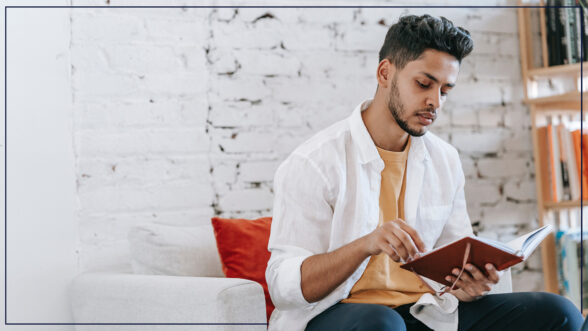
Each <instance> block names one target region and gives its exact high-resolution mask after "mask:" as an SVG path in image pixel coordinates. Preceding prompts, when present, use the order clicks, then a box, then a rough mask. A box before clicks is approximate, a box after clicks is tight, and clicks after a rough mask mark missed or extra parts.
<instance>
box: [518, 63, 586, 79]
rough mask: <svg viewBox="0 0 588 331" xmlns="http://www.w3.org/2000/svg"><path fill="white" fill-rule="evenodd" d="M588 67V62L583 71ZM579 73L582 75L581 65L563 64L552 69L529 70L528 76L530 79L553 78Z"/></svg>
mask: <svg viewBox="0 0 588 331" xmlns="http://www.w3.org/2000/svg"><path fill="white" fill-rule="evenodd" d="M587 65H588V62H584V66H583V67H584V68H583V69H586V68H588V67H587ZM587 72H588V71H587ZM579 73H580V63H574V64H562V65H558V66H551V67H539V68H534V69H529V70H528V71H527V75H528V76H529V77H551V76H558V75H569V74H579Z"/></svg>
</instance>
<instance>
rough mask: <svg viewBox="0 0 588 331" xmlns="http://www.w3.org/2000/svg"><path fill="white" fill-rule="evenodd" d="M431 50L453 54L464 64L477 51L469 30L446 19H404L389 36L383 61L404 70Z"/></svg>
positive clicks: (383, 52) (431, 17)
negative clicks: (469, 55) (463, 61)
mask: <svg viewBox="0 0 588 331" xmlns="http://www.w3.org/2000/svg"><path fill="white" fill-rule="evenodd" d="M430 48H432V49H436V50H438V51H442V52H445V53H448V54H451V55H453V56H454V57H455V58H456V59H457V60H458V61H459V63H461V60H462V59H463V58H464V57H466V56H467V55H468V54H470V53H471V51H472V49H473V48H474V41H473V40H472V38H471V36H470V33H469V32H468V30H466V29H464V28H462V27H456V26H454V25H453V22H451V21H450V20H448V19H446V18H445V17H441V18H437V17H433V16H430V15H423V16H416V15H408V16H403V17H401V18H400V19H399V20H398V22H397V23H396V24H394V25H392V26H391V27H390V29H389V30H388V33H386V40H384V45H382V48H381V49H380V60H379V61H380V62H381V61H382V60H383V59H388V60H390V62H392V63H393V64H394V66H396V68H397V69H399V70H400V69H402V68H404V66H405V65H406V64H407V63H408V62H410V61H414V60H416V59H418V57H419V56H421V54H422V53H423V52H424V51H425V50H427V49H430Z"/></svg>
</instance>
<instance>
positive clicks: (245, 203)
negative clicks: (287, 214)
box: [219, 189, 273, 211]
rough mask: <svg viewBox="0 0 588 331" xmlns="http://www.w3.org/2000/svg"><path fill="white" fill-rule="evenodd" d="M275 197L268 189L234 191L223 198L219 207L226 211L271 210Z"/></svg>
mask: <svg viewBox="0 0 588 331" xmlns="http://www.w3.org/2000/svg"><path fill="white" fill-rule="evenodd" d="M272 203H273V196H272V194H271V193H270V192H269V190H268V189H245V190H234V191H231V192H229V193H227V194H226V195H224V196H222V197H221V198H220V200H219V207H220V208H222V209H223V210H225V211H241V210H243V211H247V210H266V209H271V208H272Z"/></svg>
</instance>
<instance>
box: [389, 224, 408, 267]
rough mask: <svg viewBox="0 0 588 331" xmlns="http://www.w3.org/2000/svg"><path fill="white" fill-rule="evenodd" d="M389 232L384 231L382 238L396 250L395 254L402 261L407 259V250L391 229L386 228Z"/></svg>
mask: <svg viewBox="0 0 588 331" xmlns="http://www.w3.org/2000/svg"><path fill="white" fill-rule="evenodd" d="M388 230H389V231H391V232H388V231H384V238H385V239H386V241H387V242H388V244H389V245H390V246H392V248H393V249H394V250H395V251H396V254H398V256H400V257H401V258H402V259H403V260H404V261H406V260H408V258H409V252H408V250H407V249H406V247H405V246H404V244H403V243H402V241H401V240H400V238H398V236H397V235H396V233H394V232H392V231H393V230H391V229H388Z"/></svg>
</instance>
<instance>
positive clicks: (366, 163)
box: [266, 100, 472, 331]
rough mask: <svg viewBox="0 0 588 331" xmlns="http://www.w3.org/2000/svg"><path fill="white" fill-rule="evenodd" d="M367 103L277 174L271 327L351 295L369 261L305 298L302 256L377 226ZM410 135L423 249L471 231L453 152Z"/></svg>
mask: <svg viewBox="0 0 588 331" xmlns="http://www.w3.org/2000/svg"><path fill="white" fill-rule="evenodd" d="M369 102H370V100H368V101H365V102H363V103H362V104H360V105H359V106H357V107H356V109H355V110H354V111H353V113H352V115H351V116H350V117H349V118H347V119H344V120H342V121H340V122H337V123H335V124H333V125H332V126H330V127H328V128H326V129H325V130H323V131H321V132H319V133H318V134H316V135H315V136H314V137H312V138H310V139H309V140H308V141H306V142H305V143H303V144H302V145H301V146H299V147H298V148H296V150H294V152H292V154H291V155H290V156H289V157H288V158H287V159H286V160H285V161H284V162H283V163H282V164H281V165H280V167H279V168H278V170H277V171H276V174H275V178H274V195H275V198H274V213H273V222H272V229H271V235H270V240H269V245H268V248H269V251H270V252H271V258H270V260H269V262H268V266H267V270H266V280H267V283H268V287H269V292H270V295H271V298H272V301H273V303H274V305H275V306H276V309H275V310H274V312H273V314H272V316H271V319H270V323H269V330H280V331H281V330H304V329H305V328H306V325H307V323H308V322H309V321H310V320H311V319H312V318H313V317H315V316H316V315H318V314H320V313H321V312H323V311H325V310H326V309H327V308H329V307H330V306H332V305H334V304H336V303H337V302H339V301H340V300H342V299H344V298H346V297H347V296H348V295H349V291H350V290H351V288H352V287H353V285H354V284H355V282H356V281H357V280H358V279H359V278H360V277H361V275H362V274H363V272H364V270H365V267H366V265H367V263H368V261H369V258H367V259H366V260H365V261H363V262H362V263H361V265H360V266H359V267H358V268H357V270H355V272H354V273H353V274H352V275H351V276H350V277H349V278H348V279H347V280H346V281H344V282H343V283H342V284H341V285H339V286H338V287H337V288H336V289H335V290H334V291H333V292H331V293H330V294H329V295H328V296H326V297H325V298H324V299H322V300H320V301H318V302H314V303H309V302H307V301H306V300H305V299H304V297H303V295H302V290H301V286H300V279H301V276H300V266H301V264H302V261H304V259H306V258H307V257H309V256H312V255H315V254H320V253H326V252H331V251H333V250H335V249H337V248H339V247H341V246H343V245H346V244H348V243H350V242H352V241H353V240H355V239H357V238H359V237H362V236H364V235H366V234H368V233H370V232H371V231H373V230H374V229H375V228H376V227H377V225H378V218H379V194H380V182H381V177H380V174H381V172H382V170H383V169H384V162H383V161H382V159H381V158H380V155H379V153H378V150H377V148H376V146H375V144H374V142H373V141H372V139H371V136H370V134H369V133H368V131H367V128H366V127H365V124H364V123H363V120H362V117H361V112H362V111H363V110H365V109H366V108H367V106H368V105H369ZM411 139H412V141H411V146H410V150H409V152H408V160H407V167H406V191H405V197H404V210H405V221H406V222H407V223H408V224H409V225H410V226H412V227H413V228H415V229H416V231H418V233H419V235H420V236H421V238H422V239H423V241H424V243H425V246H426V248H427V250H430V249H432V248H435V247H438V246H441V245H444V244H446V243H449V242H451V241H454V240H456V239H459V238H461V237H463V236H467V235H471V234H472V227H471V224H470V219H469V217H468V213H467V210H466V201H465V197H464V182H465V178H464V174H463V170H462V167H461V162H460V159H459V155H458V153H457V150H456V149H455V148H454V147H453V146H451V145H449V144H448V143H446V142H444V141H443V140H441V139H440V138H438V137H437V136H435V135H434V134H432V133H430V132H429V133H427V134H425V135H423V136H422V137H411Z"/></svg>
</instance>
